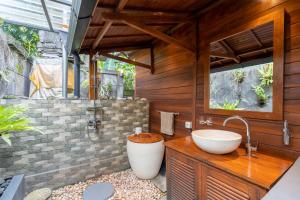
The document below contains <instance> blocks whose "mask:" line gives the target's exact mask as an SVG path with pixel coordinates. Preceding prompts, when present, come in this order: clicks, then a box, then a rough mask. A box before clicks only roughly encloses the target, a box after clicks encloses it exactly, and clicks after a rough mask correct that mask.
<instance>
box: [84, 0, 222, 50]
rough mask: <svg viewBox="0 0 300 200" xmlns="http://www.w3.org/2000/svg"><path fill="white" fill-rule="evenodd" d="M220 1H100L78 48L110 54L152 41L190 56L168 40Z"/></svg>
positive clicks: (149, 43)
mask: <svg viewBox="0 0 300 200" xmlns="http://www.w3.org/2000/svg"><path fill="white" fill-rule="evenodd" d="M220 2H221V0H201V1H199V0H185V1H184V2H182V0H99V1H98V4H97V7H96V8H95V9H94V13H93V17H92V20H91V21H90V24H89V27H88V29H87V32H86V34H85V37H84V40H83V41H82V44H81V52H83V51H89V50H94V51H99V50H104V49H106V50H107V49H111V50H112V51H116V50H121V49H122V48H124V50H126V48H128V49H129V50H131V49H133V47H139V46H140V47H143V46H149V45H151V43H152V41H153V40H154V39H157V38H158V39H161V40H163V41H165V42H168V43H173V44H175V45H177V46H180V47H182V48H184V49H186V50H189V51H191V52H193V49H191V48H190V47H189V46H186V44H182V43H180V42H179V41H177V40H176V39H174V38H172V37H171V36H170V33H172V32H173V31H174V30H175V29H177V28H179V27H181V26H182V25H184V24H186V23H190V22H192V21H193V20H194V19H195V17H196V16H198V15H200V14H201V13H202V12H204V11H206V10H207V9H210V8H212V7H214V6H216V5H218V4H219V3H220Z"/></svg>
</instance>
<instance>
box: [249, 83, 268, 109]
mask: <svg viewBox="0 0 300 200" xmlns="http://www.w3.org/2000/svg"><path fill="white" fill-rule="evenodd" d="M252 90H253V91H254V92H255V94H256V96H257V99H258V100H259V103H260V104H261V105H263V104H265V103H266V102H267V100H268V98H269V96H268V95H267V94H266V91H265V89H264V88H263V87H262V86H261V85H256V86H252Z"/></svg>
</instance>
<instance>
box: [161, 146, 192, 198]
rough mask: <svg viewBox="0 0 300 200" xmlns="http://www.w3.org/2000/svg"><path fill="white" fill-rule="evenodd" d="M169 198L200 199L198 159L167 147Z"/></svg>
mask: <svg viewBox="0 0 300 200" xmlns="http://www.w3.org/2000/svg"><path fill="white" fill-rule="evenodd" d="M166 162H167V199H168V200H197V199H198V187H197V185H198V183H197V181H198V180H197V179H198V170H197V169H198V165H197V161H195V160H193V159H191V158H189V157H187V156H185V155H183V154H181V153H178V152H175V151H173V150H170V149H167V159H166Z"/></svg>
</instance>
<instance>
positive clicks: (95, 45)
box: [93, 21, 112, 49]
mask: <svg viewBox="0 0 300 200" xmlns="http://www.w3.org/2000/svg"><path fill="white" fill-rule="evenodd" d="M111 25H112V22H111V21H108V22H105V24H104V26H103V28H102V29H101V31H100V32H99V34H98V36H97V38H96V40H95V42H94V43H93V49H96V48H97V46H98V45H99V43H100V42H101V40H102V39H103V37H104V35H105V34H106V32H107V31H108V29H109V28H110V27H111Z"/></svg>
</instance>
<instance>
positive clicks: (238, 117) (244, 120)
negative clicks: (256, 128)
mask: <svg viewBox="0 0 300 200" xmlns="http://www.w3.org/2000/svg"><path fill="white" fill-rule="evenodd" d="M233 119H238V120H240V121H242V122H243V123H244V124H245V125H246V131H247V138H246V145H245V146H246V153H247V155H248V156H251V155H252V153H251V152H252V151H257V146H256V147H253V146H251V138H250V127H249V123H248V121H247V120H246V119H244V118H242V117H240V116H232V117H228V118H226V119H225V120H224V122H223V126H226V123H227V122H228V121H230V120H233Z"/></svg>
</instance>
